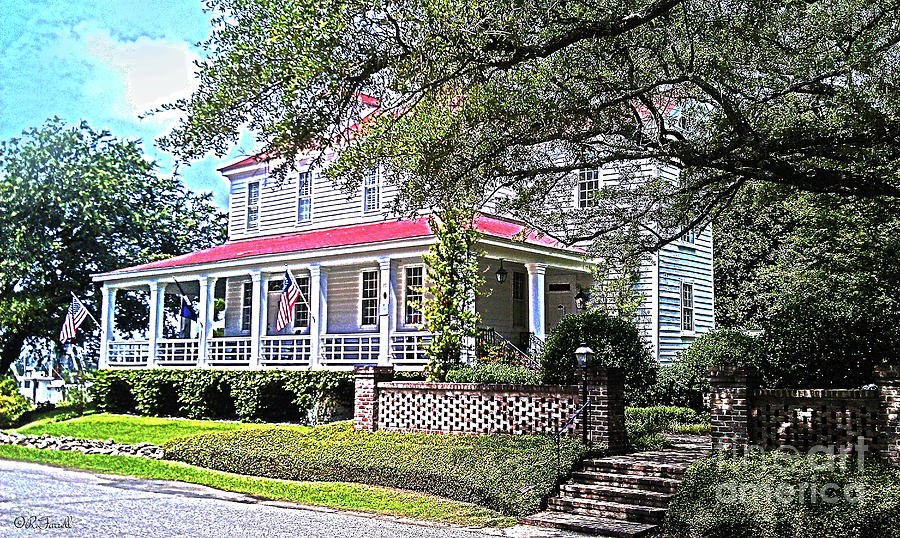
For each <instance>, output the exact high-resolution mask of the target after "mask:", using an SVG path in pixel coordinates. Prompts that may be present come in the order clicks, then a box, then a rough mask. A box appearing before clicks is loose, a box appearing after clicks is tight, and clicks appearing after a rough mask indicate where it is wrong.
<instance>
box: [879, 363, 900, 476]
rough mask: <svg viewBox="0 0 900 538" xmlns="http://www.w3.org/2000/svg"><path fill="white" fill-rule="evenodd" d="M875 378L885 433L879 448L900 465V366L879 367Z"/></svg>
mask: <svg viewBox="0 0 900 538" xmlns="http://www.w3.org/2000/svg"><path fill="white" fill-rule="evenodd" d="M875 378H876V380H877V383H878V386H879V388H880V391H879V393H880V394H879V396H880V400H881V402H880V403H881V416H880V420H879V427H880V428H881V430H882V432H883V434H884V435H883V437H882V439H881V446H880V447H879V448H880V449H881V451H882V453H883V454H884V457H885V459H886V460H888V461H890V462H891V463H893V464H894V465H900V366H890V367H883V368H878V369H876V370H875Z"/></svg>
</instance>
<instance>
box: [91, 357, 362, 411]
mask: <svg viewBox="0 0 900 538" xmlns="http://www.w3.org/2000/svg"><path fill="white" fill-rule="evenodd" d="M89 392H90V394H91V396H92V399H93V400H94V402H95V404H96V406H97V408H98V409H99V410H101V411H107V412H112V413H129V412H135V411H137V412H138V413H140V414H143V415H150V416H184V417H189V418H217V419H233V418H239V419H241V420H244V421H269V422H272V421H295V422H318V421H321V420H324V419H325V418H327V417H330V416H332V415H335V414H338V415H340V414H341V413H345V412H349V411H347V410H349V409H350V408H351V407H352V405H353V379H352V374H350V373H349V372H327V371H313V372H294V371H283V370H271V371H238V372H236V371H225V370H199V369H198V370H132V371H122V370H101V371H98V372H96V373H94V375H93V384H92V385H91V387H90V389H89Z"/></svg>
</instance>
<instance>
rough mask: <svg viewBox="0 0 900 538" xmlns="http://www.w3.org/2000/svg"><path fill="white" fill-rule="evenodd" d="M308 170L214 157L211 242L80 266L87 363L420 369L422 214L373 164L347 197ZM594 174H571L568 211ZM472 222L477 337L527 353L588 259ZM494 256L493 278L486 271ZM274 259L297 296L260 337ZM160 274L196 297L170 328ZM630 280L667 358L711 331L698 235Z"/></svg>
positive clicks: (270, 302) (540, 238) (569, 296)
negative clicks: (223, 206) (140, 311)
mask: <svg viewBox="0 0 900 538" xmlns="http://www.w3.org/2000/svg"><path fill="white" fill-rule="evenodd" d="M309 166H310V165H309V163H301V166H300V172H299V173H296V174H294V175H293V176H291V177H289V178H288V179H287V180H285V181H281V182H278V181H274V180H270V178H269V174H268V170H269V166H268V164H267V163H266V162H264V161H261V160H258V159H256V158H248V159H244V160H241V161H239V162H236V163H234V164H231V165H229V166H226V167H224V168H222V169H221V170H220V171H221V172H222V173H223V175H224V176H225V177H226V178H227V179H228V180H229V181H230V183H231V194H230V207H229V239H228V241H227V242H226V243H225V244H223V245H220V246H217V247H213V248H210V249H207V250H202V251H198V252H193V253H190V254H186V255H183V256H178V257H175V258H171V259H167V260H162V261H157V262H154V263H148V264H144V265H139V266H136V267H128V268H124V269H119V270H116V271H112V272H109V273H104V274H99V275H95V277H94V280H95V281H97V282H100V283H102V290H103V307H102V325H103V327H102V339H101V357H100V367H101V368H120V367H121V368H143V367H175V366H178V367H194V366H196V367H229V368H251V369H252V368H272V367H278V368H300V369H306V368H330V369H349V368H352V366H353V365H356V364H376V363H377V364H384V365H388V364H391V365H394V366H395V367H396V368H397V369H420V368H422V367H423V366H424V365H425V364H426V363H427V360H426V357H425V354H424V351H423V343H424V342H427V340H428V339H429V338H431V335H430V334H429V333H427V332H425V331H424V330H423V319H422V315H421V312H420V311H419V310H418V309H417V308H416V307H415V305H416V304H417V303H418V301H419V299H420V292H419V291H418V290H419V287H420V286H421V285H422V282H423V278H424V275H425V268H424V265H423V262H422V255H423V254H424V253H426V252H427V251H428V248H429V247H430V246H431V245H432V244H433V243H434V242H435V236H434V235H433V234H432V231H431V229H430V227H429V224H428V220H427V218H426V217H424V216H423V217H421V218H417V219H414V220H402V221H398V220H395V219H390V218H388V217H387V216H386V214H385V213H384V208H386V207H387V206H388V204H389V202H390V200H391V199H392V197H393V196H395V194H396V191H395V189H394V188H392V187H390V186H388V185H387V184H383V183H382V181H381V177H380V174H378V173H376V172H373V173H371V174H369V175H368V176H367V177H366V178H365V180H364V181H363V185H362V186H361V188H360V189H359V191H358V192H355V193H352V194H350V195H348V194H347V193H346V192H342V191H341V190H340V189H339V188H336V187H335V186H333V185H332V183H331V182H330V181H329V180H328V179H327V178H326V177H324V175H322V174H320V173H319V171H318V170H315V169H311V168H309ZM651 172H652V173H657V174H663V173H667V174H672V173H673V172H672V171H671V170H668V169H659V170H652V171H651ZM607 174H609V171H607V170H597V171H595V172H594V173H593V174H592V173H584V174H581V175H580V176H579V177H580V179H578V180H577V188H576V189H574V190H573V193H572V199H571V203H572V204H573V206H575V207H577V205H578V204H583V203H585V200H588V199H590V194H591V193H592V192H593V191H594V190H596V189H598V188H599V186H600V185H601V182H602V181H603V177H604V176H605V175H607ZM476 226H477V228H478V229H479V230H480V231H481V232H482V234H483V237H482V239H481V242H480V247H481V248H482V249H483V251H484V253H485V255H484V257H483V258H482V259H481V265H482V267H483V269H484V271H485V274H486V277H487V278H486V283H485V285H484V289H483V290H481V293H480V294H479V296H478V298H477V300H476V305H475V308H476V310H477V311H478V312H479V313H480V314H481V319H482V323H483V325H484V328H485V330H484V337H485V338H489V339H491V340H493V341H500V342H507V344H506V345H512V346H515V347H516V348H518V349H520V350H522V351H524V352H526V353H528V352H532V353H533V352H534V351H535V349H536V347H537V346H539V345H540V344H541V342H542V341H543V340H544V339H545V338H546V336H547V334H548V333H549V332H550V331H551V330H553V328H554V327H555V326H556V325H557V323H558V322H559V320H560V319H561V317H562V316H563V315H565V314H567V313H572V312H576V311H577V310H578V308H577V306H578V305H577V301H576V295H578V294H579V292H581V291H582V290H584V291H587V290H588V289H589V288H590V286H591V274H590V268H589V263H590V262H588V261H586V260H585V259H584V257H583V253H582V251H581V250H579V249H577V248H571V247H566V246H563V245H562V244H560V243H558V242H556V241H555V240H553V239H551V238H549V237H548V236H545V235H541V234H539V233H535V232H533V231H530V230H528V229H526V227H525V226H524V225H523V224H522V223H520V222H516V221H514V220H510V219H507V218H504V217H503V216H499V215H492V214H489V213H483V214H481V215H480V216H478V218H477V221H476ZM501 265H502V267H503V269H504V270H505V271H506V275H507V278H506V279H505V281H504V282H502V283H500V282H498V279H497V278H495V277H494V275H495V274H496V272H497V271H498V270H499V269H500V268H501ZM286 268H287V269H289V270H291V271H293V274H294V276H295V277H296V279H297V281H298V283H299V284H300V286H301V288H302V290H303V294H304V296H305V297H307V298H308V301H306V302H304V301H298V304H297V306H296V315H295V321H294V326H293V327H292V328H287V329H285V330H283V331H281V332H275V330H274V326H275V318H276V313H277V305H278V301H279V293H280V291H281V288H282V277H283V274H284V271H285V269H286ZM175 279H177V281H178V283H180V284H181V286H182V287H183V288H184V290H185V292H186V293H187V294H188V295H189V296H192V297H193V298H194V300H195V301H196V304H197V305H199V309H198V311H199V315H200V320H199V321H200V323H197V324H191V323H188V326H184V325H183V322H182V321H180V320H179V318H178V317H177V316H176V315H175V313H176V312H177V310H176V309H177V302H176V301H177V293H178V288H177V287H176V284H175ZM640 286H641V290H642V292H643V293H644V296H645V300H644V304H643V306H642V311H641V312H642V315H641V323H642V325H643V330H644V333H645V335H646V337H647V339H648V343H649V344H650V345H651V346H652V348H653V350H654V353H655V354H656V356H657V357H658V358H659V359H660V360H661V361H663V362H665V361H668V360H670V359H671V358H672V356H673V355H674V353H675V352H676V351H677V350H678V349H679V348H682V347H685V346H687V345H689V343H690V342H691V341H692V340H693V339H694V338H695V337H696V336H697V335H698V334H700V333H703V332H705V331H708V330H710V329H712V328H713V310H712V307H713V286H712V236H711V232H710V231H709V230H704V231H703V232H702V233H698V234H696V235H690V236H688V237H685V238H683V240H682V241H678V242H676V243H674V244H671V245H669V246H667V247H665V248H664V249H663V250H662V251H661V252H659V253H658V254H656V255H655V256H654V257H653V259H652V260H649V261H648V262H647V264H645V266H644V268H643V271H642V279H641V283H640ZM133 290H140V291H142V292H143V293H146V294H148V295H149V316H148V319H149V322H148V327H147V331H146V333H145V334H144V335H143V336H141V337H140V338H138V335H134V334H128V335H126V334H123V333H121V332H120V331H118V330H117V328H116V323H115V316H116V296H117V294H118V293H125V292H129V291H133ZM217 299H221V300H224V304H225V309H224V330H221V329H220V330H214V329H213V327H214V324H215V321H214V320H215V319H218V317H219V316H218V313H217V312H216V311H215V308H214V305H215V303H216V300H217Z"/></svg>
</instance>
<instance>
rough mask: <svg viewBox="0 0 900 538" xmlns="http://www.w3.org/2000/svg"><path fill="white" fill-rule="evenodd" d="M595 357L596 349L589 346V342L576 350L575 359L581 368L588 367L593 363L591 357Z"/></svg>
mask: <svg viewBox="0 0 900 538" xmlns="http://www.w3.org/2000/svg"><path fill="white" fill-rule="evenodd" d="M593 358H594V350H593V349H591V348H589V347H588V346H587V344H581V347H579V348H578V349H576V350H575V359H576V360H578V367H579V368H587V367H588V366H590V365H591V359H593Z"/></svg>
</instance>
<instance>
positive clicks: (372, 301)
mask: <svg viewBox="0 0 900 538" xmlns="http://www.w3.org/2000/svg"><path fill="white" fill-rule="evenodd" d="M361 280H362V283H361V285H360V294H359V295H360V305H359V314H360V316H359V317H360V320H359V324H360V325H361V326H363V327H374V326H375V325H378V271H363V272H362V277H361Z"/></svg>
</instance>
